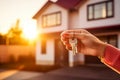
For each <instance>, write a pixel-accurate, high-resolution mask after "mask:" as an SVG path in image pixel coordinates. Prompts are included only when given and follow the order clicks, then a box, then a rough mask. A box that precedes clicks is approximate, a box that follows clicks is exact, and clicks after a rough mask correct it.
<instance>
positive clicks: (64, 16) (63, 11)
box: [37, 4, 68, 33]
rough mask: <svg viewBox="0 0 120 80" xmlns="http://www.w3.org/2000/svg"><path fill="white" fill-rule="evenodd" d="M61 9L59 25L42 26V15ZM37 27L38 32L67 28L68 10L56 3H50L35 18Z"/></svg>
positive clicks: (57, 30)
mask: <svg viewBox="0 0 120 80" xmlns="http://www.w3.org/2000/svg"><path fill="white" fill-rule="evenodd" d="M58 11H61V15H62V16H61V17H62V18H61V19H62V20H61V21H62V23H61V25H60V26H55V27H49V28H44V29H43V28H42V15H45V14H49V13H54V12H58ZM37 24H38V29H39V32H40V33H50V32H59V31H63V30H66V29H68V11H67V10H66V9H64V8H62V7H60V6H58V5H56V4H52V5H50V6H49V7H48V8H47V9H46V10H45V11H44V12H43V13H42V14H41V15H40V16H39V17H38V19H37Z"/></svg>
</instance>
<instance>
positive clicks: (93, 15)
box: [87, 0, 114, 20]
mask: <svg viewBox="0 0 120 80" xmlns="http://www.w3.org/2000/svg"><path fill="white" fill-rule="evenodd" d="M113 7H114V6H113V0H108V1H104V2H100V3H95V4H90V5H88V6H87V19H88V20H96V19H104V18H110V17H113V16H114V11H113Z"/></svg>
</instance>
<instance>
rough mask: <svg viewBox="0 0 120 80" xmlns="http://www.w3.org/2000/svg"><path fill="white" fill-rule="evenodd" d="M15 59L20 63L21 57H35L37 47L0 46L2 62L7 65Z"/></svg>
mask: <svg viewBox="0 0 120 80" xmlns="http://www.w3.org/2000/svg"><path fill="white" fill-rule="evenodd" d="M11 56H12V58H13V57H14V59H15V61H18V59H19V57H21V56H33V57H34V56H35V46H18V45H0V62H1V63H6V62H9V61H10V58H11Z"/></svg>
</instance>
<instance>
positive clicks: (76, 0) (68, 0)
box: [33, 0, 85, 18]
mask: <svg viewBox="0 0 120 80" xmlns="http://www.w3.org/2000/svg"><path fill="white" fill-rule="evenodd" d="M81 1H85V0H58V1H56V2H52V1H51V0H48V1H47V2H46V4H45V5H44V6H43V7H42V8H41V9H40V10H39V11H38V12H37V13H36V14H35V15H34V16H33V18H37V17H38V16H39V15H40V14H41V12H43V11H44V10H45V9H46V8H47V7H48V6H49V5H50V4H57V5H59V6H61V7H63V8H65V9H67V10H72V9H75V7H76V6H77V5H78V4H80V2H81Z"/></svg>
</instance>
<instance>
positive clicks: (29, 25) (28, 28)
mask: <svg viewBox="0 0 120 80" xmlns="http://www.w3.org/2000/svg"><path fill="white" fill-rule="evenodd" d="M21 27H22V29H23V34H22V37H24V38H26V39H28V40H35V39H36V38H37V29H36V22H35V20H25V21H22V23H21Z"/></svg>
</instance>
